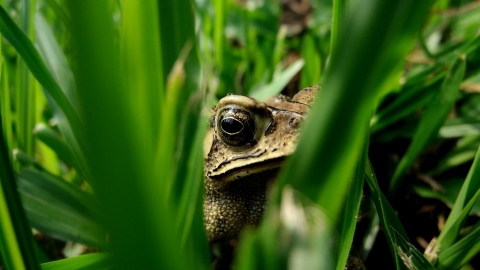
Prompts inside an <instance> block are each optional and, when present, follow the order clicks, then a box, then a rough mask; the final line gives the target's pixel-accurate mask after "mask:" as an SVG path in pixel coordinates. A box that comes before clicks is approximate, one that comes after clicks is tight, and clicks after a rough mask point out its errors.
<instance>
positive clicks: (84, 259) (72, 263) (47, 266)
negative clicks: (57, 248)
mask: <svg viewBox="0 0 480 270" xmlns="http://www.w3.org/2000/svg"><path fill="white" fill-rule="evenodd" d="M41 266H42V270H64V269H75V270H88V269H95V270H103V269H105V270H106V269H112V262H111V256H110V255H109V254H101V253H99V254H86V255H81V256H77V257H73V258H68V259H63V260H58V261H54V262H49V263H43V264H42V265H41Z"/></svg>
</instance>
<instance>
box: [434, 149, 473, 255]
mask: <svg viewBox="0 0 480 270" xmlns="http://www.w3.org/2000/svg"><path fill="white" fill-rule="evenodd" d="M479 163H480V148H479V149H478V150H477V154H476V156H475V159H474V161H473V164H472V167H470V171H469V172H468V175H467V178H466V179H465V182H464V183H463V186H462V188H461V190H460V192H459V194H458V196H457V199H456V200H455V204H454V205H453V207H452V211H451V212H450V215H449V216H448V218H447V221H446V222H445V226H444V227H443V229H442V231H441V232H440V235H439V236H438V239H437V242H436V243H435V248H434V250H439V251H440V252H442V250H446V249H447V248H449V247H450V246H451V245H452V244H453V243H454V241H455V239H456V238H457V237H458V234H459V231H460V229H461V227H462V225H463V223H464V222H465V219H466V217H467V215H468V213H469V212H470V210H471V207H472V206H473V204H474V202H475V199H474V198H477V197H478V196H480V164H479Z"/></svg>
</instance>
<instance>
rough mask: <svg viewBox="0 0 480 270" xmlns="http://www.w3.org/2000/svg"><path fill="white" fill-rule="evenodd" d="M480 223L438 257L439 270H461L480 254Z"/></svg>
mask: <svg viewBox="0 0 480 270" xmlns="http://www.w3.org/2000/svg"><path fill="white" fill-rule="evenodd" d="M479 225H480V223H477V224H476V225H475V226H473V227H472V228H471V229H470V230H469V231H468V233H467V234H466V235H465V236H463V237H462V238H461V239H460V240H459V241H458V242H456V243H455V244H453V245H452V246H451V247H449V248H448V249H446V250H444V251H443V252H441V253H440V254H439V255H438V267H437V268H438V269H460V268H461V267H462V266H463V265H465V264H466V263H468V262H469V261H470V260H471V259H472V258H473V257H474V256H476V255H477V254H478V253H479V252H480V242H479V241H478V239H479V238H480V226H479Z"/></svg>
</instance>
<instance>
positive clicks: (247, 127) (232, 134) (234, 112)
mask: <svg viewBox="0 0 480 270" xmlns="http://www.w3.org/2000/svg"><path fill="white" fill-rule="evenodd" d="M217 119H218V120H217V121H218V122H217V130H218V133H219V135H220V137H221V138H222V140H223V141H224V142H225V143H227V144H229V145H232V146H242V145H245V144H247V143H251V142H252V141H253V138H254V136H255V121H254V120H253V117H252V116H251V115H250V114H249V113H248V112H247V111H244V110H242V109H236V108H225V109H223V110H222V111H220V113H219V117H217Z"/></svg>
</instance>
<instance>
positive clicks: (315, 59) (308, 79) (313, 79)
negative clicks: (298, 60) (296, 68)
mask: <svg viewBox="0 0 480 270" xmlns="http://www.w3.org/2000/svg"><path fill="white" fill-rule="evenodd" d="M301 54H302V58H303V59H304V60H305V59H308V61H305V65H304V66H303V68H302V74H301V76H300V88H305V87H307V86H309V85H313V84H318V83H319V82H320V76H321V75H322V71H323V70H322V55H321V53H320V51H319V49H318V48H317V44H316V42H315V37H314V35H312V34H309V33H307V34H306V35H305V38H304V39H303V41H302V47H301Z"/></svg>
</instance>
